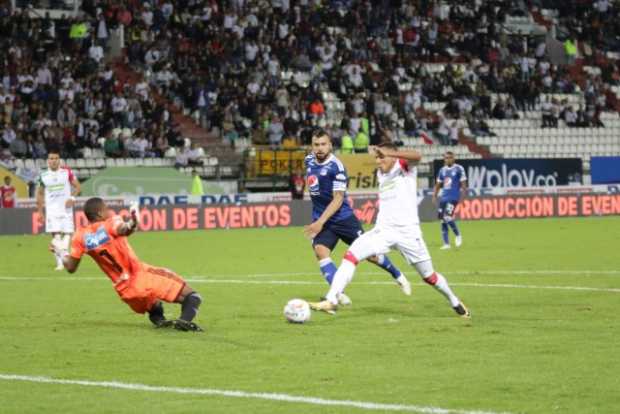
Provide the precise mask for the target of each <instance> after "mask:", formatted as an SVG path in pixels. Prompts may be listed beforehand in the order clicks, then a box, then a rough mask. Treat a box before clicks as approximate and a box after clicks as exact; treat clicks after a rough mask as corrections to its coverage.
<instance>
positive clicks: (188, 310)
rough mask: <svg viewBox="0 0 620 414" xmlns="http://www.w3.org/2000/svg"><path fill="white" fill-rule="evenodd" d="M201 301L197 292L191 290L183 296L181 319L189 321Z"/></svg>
mask: <svg viewBox="0 0 620 414" xmlns="http://www.w3.org/2000/svg"><path fill="white" fill-rule="evenodd" d="M201 303H202V298H201V297H200V295H199V294H198V292H192V293H190V294H189V295H187V296H185V299H183V303H181V319H182V320H184V321H185V322H191V321H192V320H193V319H194V318H195V317H196V315H197V314H198V308H199V307H200V304H201Z"/></svg>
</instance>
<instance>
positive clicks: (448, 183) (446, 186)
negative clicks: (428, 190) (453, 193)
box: [443, 177, 452, 190]
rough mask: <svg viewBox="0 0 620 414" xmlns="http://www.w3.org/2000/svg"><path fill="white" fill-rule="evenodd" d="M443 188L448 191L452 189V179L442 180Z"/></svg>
mask: <svg viewBox="0 0 620 414" xmlns="http://www.w3.org/2000/svg"><path fill="white" fill-rule="evenodd" d="M443 188H444V189H445V190H449V189H451V188H452V177H445V178H444V179H443Z"/></svg>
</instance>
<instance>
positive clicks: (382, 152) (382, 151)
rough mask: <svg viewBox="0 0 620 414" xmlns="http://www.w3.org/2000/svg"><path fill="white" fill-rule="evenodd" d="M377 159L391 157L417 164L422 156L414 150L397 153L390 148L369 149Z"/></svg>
mask: <svg viewBox="0 0 620 414" xmlns="http://www.w3.org/2000/svg"><path fill="white" fill-rule="evenodd" d="M370 149H371V150H372V151H373V152H374V153H375V154H377V155H378V156H379V157H393V158H400V159H404V160H407V161H411V162H413V163H418V162H420V161H421V160H422V154H421V153H420V152H418V151H415V150H404V151H397V150H393V149H390V148H382V147H371V148H370Z"/></svg>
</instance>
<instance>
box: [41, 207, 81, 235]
mask: <svg viewBox="0 0 620 414" xmlns="http://www.w3.org/2000/svg"><path fill="white" fill-rule="evenodd" d="M74 231H75V225H74V223H73V213H53V212H52V213H50V214H49V215H46V216H45V232H46V233H67V234H72V233H73V232H74Z"/></svg>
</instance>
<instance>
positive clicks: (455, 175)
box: [433, 151, 467, 250]
mask: <svg viewBox="0 0 620 414" xmlns="http://www.w3.org/2000/svg"><path fill="white" fill-rule="evenodd" d="M443 160H444V166H443V167H441V169H440V170H439V174H438V175H437V181H436V183H435V191H433V202H434V203H436V202H437V197H438V196H439V209H438V216H439V220H441V237H442V239H443V246H441V249H442V250H445V249H449V248H450V237H449V234H448V233H449V229H448V228H450V229H452V231H453V232H454V236H455V237H454V244H455V245H456V247H459V246H461V244H463V237H462V236H461V232H460V231H459V228H458V227H457V225H456V221H454V210H455V209H456V206H457V205H458V204H459V201H460V200H461V197H462V196H463V195H465V194H466V192H467V176H466V175H465V169H464V168H463V166H462V165H459V164H456V163H455V161H454V153H453V152H451V151H448V152H446V153H445V154H444V156H443ZM440 190H441V193H440V192H439V191H440Z"/></svg>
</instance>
